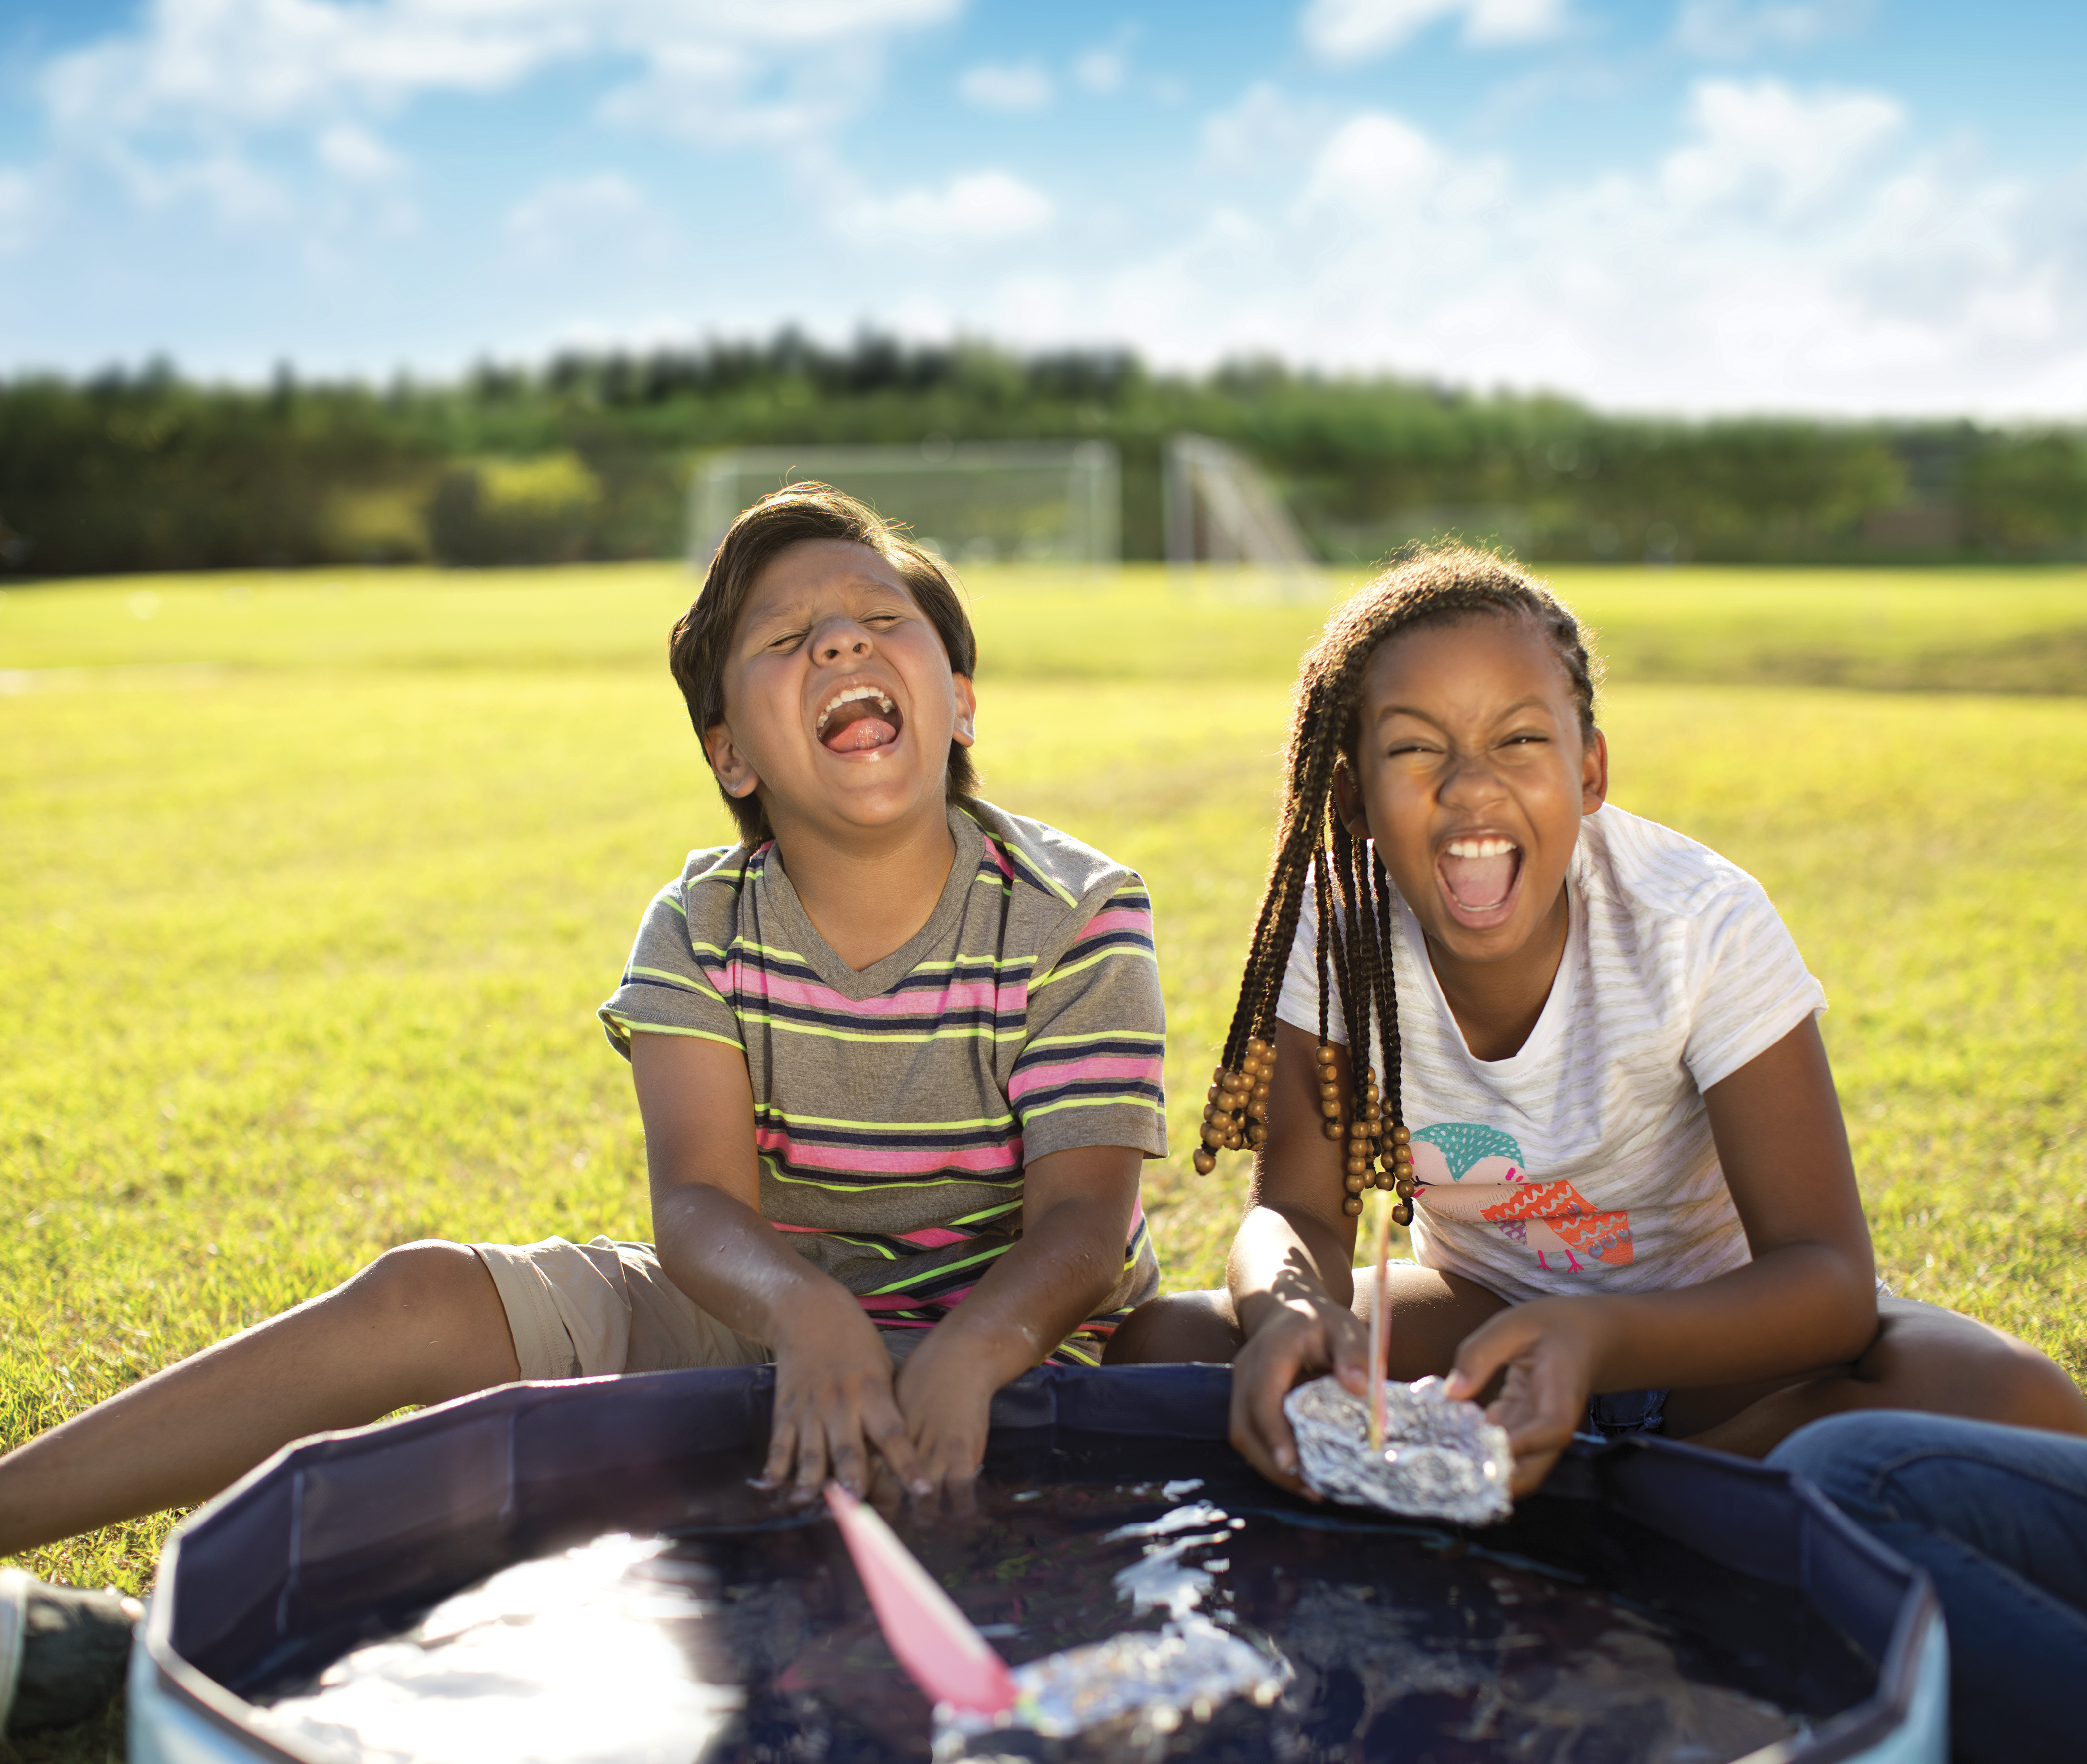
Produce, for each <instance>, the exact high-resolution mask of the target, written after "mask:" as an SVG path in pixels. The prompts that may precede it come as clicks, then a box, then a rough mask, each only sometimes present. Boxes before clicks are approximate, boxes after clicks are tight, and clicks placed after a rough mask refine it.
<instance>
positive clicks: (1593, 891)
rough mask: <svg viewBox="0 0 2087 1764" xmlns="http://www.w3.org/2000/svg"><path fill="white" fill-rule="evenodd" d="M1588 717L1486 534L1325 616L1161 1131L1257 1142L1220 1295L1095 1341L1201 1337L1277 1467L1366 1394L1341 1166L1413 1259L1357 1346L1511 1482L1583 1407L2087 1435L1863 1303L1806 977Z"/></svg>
mask: <svg viewBox="0 0 2087 1764" xmlns="http://www.w3.org/2000/svg"><path fill="white" fill-rule="evenodd" d="M1607 792H1608V749H1607V742H1606V741H1604V739H1603V735H1602V733H1601V731H1600V730H1599V729H1598V728H1597V727H1596V726H1595V723H1594V669H1593V666H1592V664H1591V663H1590V660H1589V657H1588V654H1587V650H1586V645H1585V643H1583V641H1582V639H1581V634H1580V630H1579V628H1578V626H1577V624H1576V623H1575V622H1574V621H1573V617H1572V615H1571V614H1570V613H1568V611H1567V610H1566V609H1564V607H1563V606H1562V605H1560V604H1559V603H1558V601H1557V600H1555V599H1553V598H1552V597H1551V595H1550V594H1549V593H1548V592H1546V591H1545V590H1544V589H1543V587H1540V586H1539V584H1537V583H1535V582H1534V581H1532V580H1530V579H1529V578H1528V577H1526V576H1525V575H1523V574H1521V573H1519V572H1518V571H1517V570H1513V568H1511V567H1509V566H1508V565H1506V564H1504V563H1503V562H1501V561H1500V559H1498V558H1496V557H1492V556H1489V555H1487V554H1486V553H1481V552H1476V551H1471V550H1466V549H1450V550H1442V551H1436V552H1432V553H1423V554H1421V555H1419V556H1417V557H1414V558H1412V559H1411V560H1410V561H1409V562H1406V563H1404V564H1402V565H1401V566H1398V567H1396V568H1394V569H1393V570H1389V572H1387V573H1386V574H1384V575H1383V576H1381V577H1380V578H1379V579H1377V580H1376V581H1375V582H1373V583H1371V584H1370V585H1369V586H1368V587H1366V588H1364V590H1363V591H1362V592H1360V593H1359V594H1358V595H1356V596H1355V598H1354V599H1352V600H1350V601H1349V602H1347V604H1345V605H1343V606H1342V607H1341V608H1339V609H1338V610H1337V611H1336V612H1335V613H1334V615H1333V616H1332V617H1331V618H1330V619H1329V621H1328V623H1327V625H1326V628H1325V633H1324V634H1323V635H1322V636H1321V639H1320V641H1319V643H1318V645H1317V647H1316V648H1314V649H1313V650H1312V652H1311V653H1310V655H1308V656H1307V657H1306V658H1305V661H1304V668H1303V671H1302V673H1301V674H1300V679H1299V684H1298V690H1297V697H1296V711H1295V720H1294V724H1293V727H1292V731H1291V743H1290V762H1289V776H1288V779H1287V793H1286V800H1285V802H1284V806H1283V818H1282V822H1281V826H1280V830H1279V832H1278V839H1277V846H1276V853H1275V859H1274V865H1273V866H1272V869H1271V871H1270V878H1269V883H1268V890H1267V894H1266V897H1265V899H1264V901H1263V903H1262V905H1261V916H1260V918H1259V920H1258V922H1257V925H1256V926H1255V929H1254V935H1253V945H1252V948H1251V950H1250V953H1249V954H1248V959H1247V965H1246V973H1245V977H1244V981H1243V983H1242V985H1241V987H1240V1000H1239V1006H1238V1009H1237V1010H1236V1014H1235V1015H1234V1017H1233V1020H1232V1027H1231V1034H1230V1035H1229V1036H1228V1037H1227V1041H1226V1044H1225V1048H1224V1063H1223V1066H1222V1067H1221V1068H1220V1069H1219V1071H1218V1082H1217V1083H1216V1084H1215V1085H1214V1087H1213V1088H1212V1090H1211V1092H1210V1106H1209V1108H1208V1109H1207V1110H1206V1119H1205V1125H1204V1131H1203V1147H1202V1149H1201V1150H1200V1151H1198V1152H1197V1158H1196V1163H1197V1168H1198V1169H1199V1170H1201V1171H1205V1172H1207V1171H1208V1170H1209V1169H1210V1168H1211V1167H1212V1165H1213V1164H1214V1160H1215V1156H1216V1154H1217V1153H1218V1152H1219V1151H1225V1150H1237V1149H1242V1148H1251V1149H1253V1151H1255V1152H1256V1154H1257V1158H1256V1164H1255V1173H1254V1183H1253V1194H1252V1205H1251V1207H1250V1209H1249V1211H1248V1214H1247V1216H1246V1219H1244V1222H1243V1223H1242V1224H1241V1225H1240V1231H1239V1234H1238V1237H1237V1238H1236V1241H1235V1243H1234V1245H1233V1249H1232V1254H1231V1265H1230V1268H1229V1271H1228V1273H1229V1284H1228V1288H1227V1291H1225V1292H1215V1293H1196V1294H1186V1295H1180V1296H1174V1297H1171V1298H1167V1299H1161V1300H1158V1301H1154V1302H1153V1303H1151V1304H1150V1305H1146V1306H1145V1307H1143V1308H1142V1309H1141V1310H1140V1311H1139V1312H1138V1313H1137V1315H1136V1316H1135V1317H1134V1318H1133V1320H1132V1321H1131V1322H1129V1324H1127V1325H1126V1326H1125V1328H1124V1329H1123V1330H1121V1331H1120V1333H1119V1335H1118V1336H1117V1338H1116V1342H1115V1343H1114V1344H1113V1346H1112V1350H1111V1354H1110V1358H1111V1359H1112V1360H1139V1359H1149V1360H1157V1359H1199V1360H1223V1359H1235V1358H1236V1374H1235V1380H1234V1386H1233V1391H1234V1395H1233V1407H1232V1431H1233V1440H1234V1443H1235V1444H1236V1445H1237V1446H1238V1447H1239V1449H1240V1450H1241V1451H1242V1452H1243V1453H1244V1454H1245V1455H1246V1456H1247V1457H1248V1459H1250V1460H1251V1461H1252V1462H1253V1463H1254V1464H1255V1465H1256V1466H1257V1467H1258V1468H1260V1469H1261V1471H1263V1472H1264V1473H1265V1474H1266V1475H1268V1476H1270V1477H1271V1478H1273V1479H1274V1480H1277V1481H1278V1482H1282V1483H1285V1484H1290V1485H1291V1486H1295V1485H1296V1482H1297V1476H1296V1463H1297V1460H1296V1452H1295V1442H1294V1441H1293V1440H1292V1438H1291V1433H1290V1429H1289V1426H1288V1424H1287V1422H1286V1420H1284V1417H1283V1408H1282V1401H1283V1395H1284V1394H1285V1393H1286V1392H1287V1390H1289V1389H1290V1388H1291V1386H1293V1385H1294V1384H1295V1383H1297V1382H1299V1381H1300V1379H1303V1378H1306V1377H1313V1376H1317V1375H1318V1374H1320V1373H1325V1372H1327V1371H1329V1370H1330V1371H1331V1372H1333V1373H1335V1374H1336V1375H1337V1376H1338V1377H1340V1378H1341V1379H1342V1381H1343V1382H1345V1383H1346V1384H1347V1385H1348V1386H1350V1388H1351V1389H1354V1390H1357V1391H1361V1390H1365V1389H1367V1388H1368V1383H1367V1376H1368V1375H1367V1372H1366V1369H1365V1358H1366V1347H1365V1343H1366V1339H1367V1335H1366V1328H1365V1325H1364V1322H1363V1320H1362V1316H1359V1314H1358V1312H1359V1310H1360V1311H1362V1313H1363V1315H1366V1314H1367V1312H1366V1308H1365V1307H1366V1302H1367V1301H1359V1299H1358V1296H1357V1289H1356V1286H1355V1281H1354V1279H1353V1277H1352V1275H1351V1266H1350V1265H1351V1261H1352V1259H1353V1256H1354V1252H1355V1220H1356V1219H1357V1217H1358V1216H1359V1214H1360V1213H1361V1212H1362V1211H1363V1196H1364V1194H1365V1192H1366V1191H1367V1190H1369V1189H1370V1188H1372V1187H1376V1188H1382V1189H1395V1190H1396V1191H1397V1194H1398V1201H1397V1202H1396V1205H1395V1207H1394V1211H1393V1217H1394V1218H1395V1219H1397V1220H1398V1223H1400V1224H1411V1229H1412V1235H1413V1242H1414V1249H1415V1256H1416V1258H1417V1261H1416V1262H1411V1263H1400V1264H1396V1265H1394V1266H1393V1270H1392V1278H1391V1283H1390V1287H1389V1294H1390V1302H1391V1304H1392V1306H1393V1318H1391V1319H1389V1320H1388V1321H1389V1322H1390V1323H1391V1327H1390V1329H1389V1339H1390V1343H1391V1346H1390V1352H1389V1366H1388V1369H1387V1371H1388V1375H1389V1376H1390V1377H1395V1378H1402V1379H1411V1378H1416V1377H1422V1376H1424V1375H1426V1374H1428V1373H1447V1374H1449V1377H1450V1382H1451V1386H1452V1390H1453V1394H1455V1395H1459V1396H1466V1397H1478V1396H1480V1395H1484V1394H1487V1393H1491V1398H1490V1400H1491V1407H1490V1410H1489V1412H1490V1413H1491V1414H1492V1416H1493V1418H1494V1419H1495V1420H1497V1421H1498V1422H1500V1424H1501V1425H1503V1426H1504V1427H1505V1428H1506V1429H1507V1430H1508V1433H1509V1439H1510V1441H1511V1442H1512V1444H1513V1448H1514V1451H1515V1454H1516V1477H1515V1484H1516V1488H1517V1492H1524V1491H1526V1490H1528V1489H1532V1488H1534V1486H1535V1485H1536V1484H1539V1482H1541V1481H1542V1480H1543V1476H1545V1474H1546V1473H1547V1471H1549V1469H1550V1467H1551V1464H1552V1463H1553V1462H1554V1461H1555V1460H1556V1458H1557V1455H1558V1454H1559V1452H1560V1450H1562V1449H1563V1448H1564V1445H1565V1443H1566V1442H1567V1441H1568V1439H1569V1438H1570V1437H1571V1436H1572V1434H1573V1431H1574V1430H1575V1429H1577V1428H1581V1427H1586V1426H1592V1427H1594V1428H1596V1429H1601V1430H1604V1431H1609V1432H1617V1431H1650V1430H1664V1431H1666V1432H1668V1433H1674V1434H1678V1435H1680V1436H1684V1437H1690V1438H1692V1439H1694V1440H1696V1441H1697V1442H1699V1443H1703V1444H1709V1445H1716V1446H1725V1447H1726V1448H1729V1449H1731V1450H1739V1451H1743V1452H1747V1453H1749V1454H1760V1453H1762V1452H1765V1451H1766V1450H1768V1449H1769V1447H1771V1446H1773V1444H1774V1443H1775V1442H1777V1441H1778V1439H1780V1438H1781V1437H1782V1436H1783V1435H1784V1434H1785V1433H1787V1432H1789V1431H1790V1429H1793V1428H1795V1427H1796V1426H1797V1425H1799V1424H1800V1423H1801V1422H1803V1421H1804V1420H1809V1419H1811V1418H1812V1417H1813V1416H1817V1415H1820V1414H1824V1413H1826V1412H1831V1411H1833V1410H1835V1409H1840V1408H1846V1407H1857V1406H1888V1407H1899V1408H1924V1409H1932V1410H1940V1411H1943V1412H1953V1413H1958V1414H1967V1415H1978V1416H1985V1417H1987V1418H1991V1419H1994V1420H2014V1421H2017V1422H2021V1423H2025V1424H2030V1425H2036V1426H2042V1427H2048V1428H2055V1429H2062V1430H2064V1431H2068V1432H2074V1433H2080V1432H2087V1402H2083V1400H2082V1399H2081V1395H2080V1394H2079V1392H2078V1391H2077V1390H2075V1389H2074V1388H2073V1386H2072V1382H2071V1380H2070V1379H2068V1377H2066V1376H2065V1374H2064V1373H2063V1372H2061V1371H2060V1370H2059V1369H2058V1368H2057V1367H2056V1366H2055V1365H2052V1364H2051V1362H2050V1361H2049V1360H2046V1359H2044V1357H2043V1356H2042V1355H2040V1354H2038V1353H2036V1352H2034V1351H2033V1350H2031V1349H2029V1348H2027V1347H2025V1346H2024V1345H2023V1344H2022V1343H2019V1342H2016V1341H2014V1340H2012V1339H2010V1338H2008V1337H2006V1336H2004V1335H2000V1333H1999V1332H1997V1331H1995V1330H1989V1329H1987V1328H1985V1327H1984V1326H1982V1325H1979V1324H1977V1323H1974V1322H1970V1321H1969V1320H1967V1319H1965V1318H1959V1317H1957V1316H1954V1315H1953V1314H1952V1313H1948V1312H1945V1311H1940V1310H1937V1309H1934V1308H1932V1307H1929V1306H1925V1305H1910V1304H1905V1303H1901V1302H1900V1301H1892V1300H1885V1301H1882V1302H1881V1303H1880V1301H1879V1299H1878V1297H1877V1296H1876V1286H1875V1280H1874V1272H1873V1269H1872V1266H1871V1254H1870V1244H1869V1234H1868V1230H1867V1227H1866V1225H1865V1224H1864V1222H1863V1214H1862V1208H1861V1205H1860V1202H1859V1198H1858V1197H1857V1194H1856V1187H1855V1177H1854V1167H1853V1164H1852V1161H1851V1159H1850V1154H1849V1150H1848V1143H1847V1139H1846V1134H1845V1133H1844V1131H1843V1130H1842V1122H1841V1117H1840V1110H1839V1106H1838V1104H1837V1101H1836V1100H1835V1096H1834V1092H1833V1078H1832V1075H1831V1074H1830V1073H1829V1070H1828V1069H1827V1064H1826V1056H1825V1049H1824V1048H1823V1047H1822V1046H1821V1044H1820V1038H1819V1031H1818V1028H1817V1026H1816V1018H1817V1016H1818V1014H1819V1013H1820V1011H1821V1010H1824V1009H1825V995H1824V993H1822V992H1821V990H1820V987H1819V985H1818V982H1817V981H1816V980H1813V979H1812V976H1810V975H1809V974H1808V973H1807V972H1806V971H1805V968H1804V964H1803V960H1802V959H1800V957H1799V955H1798V953H1797V950H1796V948H1795V945H1794V944H1793V943H1792V942H1791V941H1790V935H1789V933H1787V931H1786V930H1785V929H1784V928H1783V925H1782V921H1781V920H1780V919H1778V917H1777V916H1776V913H1775V911H1774V909H1773V907H1771V906H1770V905H1769V902H1768V899H1767V897H1766V895H1765V894H1764V893H1763V892H1762V891H1761V887H1760V886H1759V885H1758V884H1757V883H1756V882H1754V881H1753V879H1752V878H1751V877H1749V876H1748V875H1747V874H1745V873H1743V871H1741V870H1739V869H1737V868H1735V866H1734V865H1731V864H1729V863H1727V862H1726V861H1724V860H1723V859H1722V858H1720V857H1718V856H1717V855H1716V854H1715V853H1714V852H1709V851H1708V850H1706V849H1705V848H1703V847H1702V846H1700V845H1697V844H1695V843H1694V842H1693V841H1692V840H1689V839H1684V838H1683V837H1682V836H1681V835H1679V834H1676V833H1673V832H1670V831H1668V830H1667V829H1666V828H1664V827H1662V826H1655V825H1654V823H1652V822H1648V821H1642V820H1640V819H1638V818H1637V817H1636V816H1633V815H1631V814H1626V813H1625V812H1624V811H1623V810H1622V809H1616V808H1611V807H1605V806H1604V802H1605V800H1606V798H1607ZM1358 1049H1361V1050H1364V1055H1365V1057H1364V1058H1363V1059H1361V1060H1359V1061H1358V1060H1356V1059H1355V1052H1356V1050H1358ZM1388 1198H1389V1197H1387V1199H1388ZM1590 1399H1592V1401H1591V1402H1590Z"/></svg>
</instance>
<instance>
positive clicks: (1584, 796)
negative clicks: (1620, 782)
mask: <svg viewBox="0 0 2087 1764" xmlns="http://www.w3.org/2000/svg"><path fill="white" fill-rule="evenodd" d="M1608 800H1609V738H1608V737H1607V736H1606V735H1604V734H1603V733H1602V732H1601V731H1600V730H1599V729H1596V730H1595V731H1594V733H1593V734H1592V735H1590V737H1588V738H1587V740H1586V741H1585V742H1584V743H1582V744H1581V753H1580V812H1581V814H1593V813H1594V811H1595V809H1598V808H1600V807H1601V805H1603V803H1605V802H1607V801H1608Z"/></svg>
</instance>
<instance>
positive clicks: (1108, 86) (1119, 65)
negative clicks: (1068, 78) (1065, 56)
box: [1073, 46, 1130, 98]
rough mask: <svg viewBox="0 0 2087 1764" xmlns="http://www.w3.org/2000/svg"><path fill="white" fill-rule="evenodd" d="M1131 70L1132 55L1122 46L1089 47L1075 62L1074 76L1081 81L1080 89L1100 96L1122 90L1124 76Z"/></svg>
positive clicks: (1103, 96) (1104, 96)
mask: <svg viewBox="0 0 2087 1764" xmlns="http://www.w3.org/2000/svg"><path fill="white" fill-rule="evenodd" d="M1129 71H1130V57H1129V53H1127V52H1126V51H1125V49H1122V48H1121V47H1120V46H1118V47H1115V48H1103V49H1088V50H1086V51H1085V52H1084V53H1082V54H1081V55H1079V56H1078V57H1077V58H1075V59H1074V61H1073V79H1075V80H1077V81H1078V83H1079V86H1080V89H1081V90H1082V92H1092V93H1094V94H1095V96H1096V97H1098V98H1106V97H1107V96H1108V95H1109V94H1110V93H1111V92H1120V91H1121V90H1122V89H1123V82H1124V77H1125V75H1127V74H1129Z"/></svg>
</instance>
